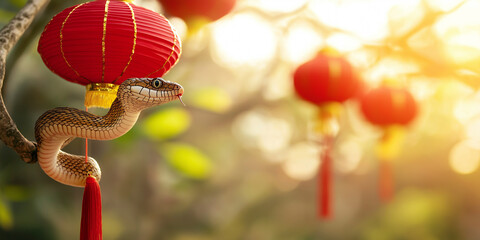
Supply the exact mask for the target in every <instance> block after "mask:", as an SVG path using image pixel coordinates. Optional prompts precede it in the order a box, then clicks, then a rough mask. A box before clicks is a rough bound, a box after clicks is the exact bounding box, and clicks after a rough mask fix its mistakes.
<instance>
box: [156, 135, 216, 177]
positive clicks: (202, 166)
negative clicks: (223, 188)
mask: <svg viewBox="0 0 480 240" xmlns="http://www.w3.org/2000/svg"><path fill="white" fill-rule="evenodd" d="M161 152H162V154H163V155H164V157H165V159H166V160H167V162H168V163H169V164H170V165H171V166H172V167H173V168H174V169H175V170H177V171H178V172H180V173H181V174H182V175H184V176H186V177H190V178H193V179H205V178H208V177H209V176H210V175H211V173H212V167H213V166H212V161H211V160H210V158H209V157H208V156H206V155H205V154H203V153H202V152H201V151H200V150H199V149H197V148H196V147H194V146H191V145H189V144H185V143H170V144H166V145H164V147H162V148H161Z"/></svg>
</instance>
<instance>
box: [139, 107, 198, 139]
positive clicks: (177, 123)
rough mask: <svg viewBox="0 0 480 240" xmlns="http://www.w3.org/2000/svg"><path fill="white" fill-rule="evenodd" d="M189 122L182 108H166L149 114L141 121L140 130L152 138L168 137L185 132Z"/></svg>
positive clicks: (189, 119)
mask: <svg viewBox="0 0 480 240" xmlns="http://www.w3.org/2000/svg"><path fill="white" fill-rule="evenodd" d="M190 124H191V118H190V114H189V113H188V112H187V111H186V110H185V109H184V108H167V109H164V110H160V111H158V112H156V113H154V114H152V115H150V116H149V117H148V118H147V119H145V121H144V122H143V123H142V132H143V133H145V134H146V135H147V136H149V137H150V138H152V139H159V140H164V139H169V138H172V137H175V136H178V135H180V134H182V133H183V132H185V131H186V130H187V129H188V128H189V127H190Z"/></svg>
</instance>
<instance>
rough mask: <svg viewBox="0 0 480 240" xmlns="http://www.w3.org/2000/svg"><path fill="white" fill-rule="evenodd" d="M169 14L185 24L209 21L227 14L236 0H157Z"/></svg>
mask: <svg viewBox="0 0 480 240" xmlns="http://www.w3.org/2000/svg"><path fill="white" fill-rule="evenodd" d="M158 1H159V2H160V3H161V4H162V7H163V9H164V10H165V12H166V13H168V14H169V15H173V16H176V17H179V18H181V19H183V20H184V21H185V22H187V24H190V25H191V24H193V22H196V21H197V22H198V21H200V22H211V21H215V20H218V19H219V18H221V17H223V16H225V15H227V13H229V12H230V11H231V10H232V9H233V7H234V6H235V3H236V0H203V1H201V0H158Z"/></svg>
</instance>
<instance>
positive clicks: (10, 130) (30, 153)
mask: <svg viewBox="0 0 480 240" xmlns="http://www.w3.org/2000/svg"><path fill="white" fill-rule="evenodd" d="M49 1H50V0H29V1H28V2H27V3H26V4H25V6H24V7H23V8H22V9H21V10H20V11H19V12H18V13H17V15H16V16H15V17H14V18H13V19H12V20H10V22H9V23H8V24H7V25H5V27H3V28H2V29H1V30H0V90H1V88H2V87H3V80H4V79H5V69H6V68H5V66H6V60H7V55H8V53H9V52H10V50H11V49H12V48H13V46H14V45H15V44H16V43H17V41H18V39H19V38H20V37H21V36H22V35H23V33H24V32H25V30H26V29H27V28H28V26H30V24H31V23H32V21H33V18H34V17H35V15H36V14H37V13H38V12H39V11H40V9H41V8H43V7H44V6H45V5H46V4H47V3H48V2H49ZM0 140H2V141H3V142H4V143H5V144H6V145H7V146H8V147H10V148H12V149H13V150H15V151H16V152H17V153H18V155H20V157H21V158H22V160H23V161H25V162H27V163H33V162H36V161H37V158H36V145H35V143H34V142H32V141H29V140H28V139H26V138H25V137H24V136H23V135H22V133H20V131H19V130H18V128H17V126H16V125H15V122H14V121H13V120H12V118H11V117H10V114H9V113H8V111H7V108H6V107H5V103H4V102H3V96H2V95H0Z"/></svg>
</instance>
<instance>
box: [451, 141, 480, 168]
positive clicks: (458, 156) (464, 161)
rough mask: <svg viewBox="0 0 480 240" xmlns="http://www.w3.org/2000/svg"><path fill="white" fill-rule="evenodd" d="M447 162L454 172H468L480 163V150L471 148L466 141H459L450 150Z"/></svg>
mask: <svg viewBox="0 0 480 240" xmlns="http://www.w3.org/2000/svg"><path fill="white" fill-rule="evenodd" d="M449 163H450V166H451V167H452V169H453V170H454V171H455V172H457V173H460V174H470V173H472V172H474V171H475V170H477V168H478V165H479V164H480V150H479V149H475V148H473V147H472V146H471V144H470V143H469V142H468V141H462V142H459V143H457V144H456V145H455V146H454V147H453V148H452V150H451V151H450V158H449Z"/></svg>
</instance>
